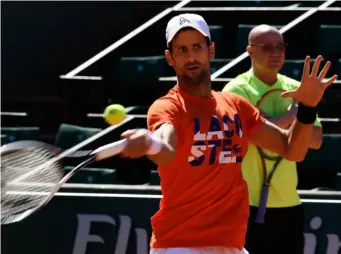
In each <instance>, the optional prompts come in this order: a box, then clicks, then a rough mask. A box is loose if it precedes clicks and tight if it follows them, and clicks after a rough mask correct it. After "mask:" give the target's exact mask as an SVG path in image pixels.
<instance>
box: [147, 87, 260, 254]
mask: <svg viewBox="0 0 341 254" xmlns="http://www.w3.org/2000/svg"><path fill="white" fill-rule="evenodd" d="M147 121H148V128H149V130H150V131H154V130H156V129H157V128H158V127H159V126H160V125H161V124H163V123H165V122H168V123H171V124H172V125H173V126H174V127H175V129H176V132H177V136H178V143H177V147H176V154H175V158H174V159H173V160H172V161H171V162H170V163H169V164H168V165H167V166H162V167H159V168H158V171H159V175H160V179H161V189H162V194H163V197H162V199H161V201H160V209H159V211H158V212H157V213H156V214H155V215H154V216H153V217H152V219H151V223H152V229H153V234H152V239H151V243H150V246H151V247H152V248H170V247H208V246H225V247H231V248H232V247H234V248H238V249H242V248H243V246H244V241H245V233H246V228H247V220H248V216H249V202H248V190H247V184H246V182H245V181H244V179H243V177H242V171H241V162H242V159H243V156H244V154H245V152H246V149H247V145H248V136H249V135H250V133H251V132H252V131H253V130H254V129H255V128H256V127H257V126H259V124H260V123H262V122H263V121H264V119H263V118H262V117H261V116H260V114H259V111H258V110H257V109H255V108H254V107H253V106H252V105H251V104H250V103H249V102H248V101H246V100H245V99H244V98H242V97H241V96H239V95H236V94H232V93H221V92H214V91H212V93H211V96H210V98H198V97H194V96H191V95H189V94H186V93H184V92H183V91H181V90H180V88H179V87H178V85H176V86H175V87H174V88H172V89H171V90H170V91H169V92H168V94H167V95H166V96H164V97H161V98H159V99H158V100H156V101H155V102H154V103H153V105H152V106H151V107H150V108H149V111H148V119H147Z"/></svg>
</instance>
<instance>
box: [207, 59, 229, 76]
mask: <svg viewBox="0 0 341 254" xmlns="http://www.w3.org/2000/svg"><path fill="white" fill-rule="evenodd" d="M231 60H232V59H230V58H216V59H213V60H212V61H211V73H214V72H216V71H217V70H218V69H220V68H221V67H223V66H224V65H226V64H228V63H229V62H231Z"/></svg>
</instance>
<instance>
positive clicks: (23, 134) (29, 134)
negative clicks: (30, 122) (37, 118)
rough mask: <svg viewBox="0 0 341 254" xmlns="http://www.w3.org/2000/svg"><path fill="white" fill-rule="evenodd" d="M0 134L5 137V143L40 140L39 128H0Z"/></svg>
mask: <svg viewBox="0 0 341 254" xmlns="http://www.w3.org/2000/svg"><path fill="white" fill-rule="evenodd" d="M1 134H2V135H6V136H7V142H14V141H19V140H40V128H39V127H1ZM1 141H2V139H1Z"/></svg>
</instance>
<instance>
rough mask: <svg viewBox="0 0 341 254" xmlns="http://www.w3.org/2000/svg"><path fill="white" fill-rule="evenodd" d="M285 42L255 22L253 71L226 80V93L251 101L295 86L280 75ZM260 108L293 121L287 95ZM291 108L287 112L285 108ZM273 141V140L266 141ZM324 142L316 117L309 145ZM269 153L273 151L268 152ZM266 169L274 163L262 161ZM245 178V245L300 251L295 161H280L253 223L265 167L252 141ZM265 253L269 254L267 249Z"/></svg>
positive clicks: (274, 118)
mask: <svg viewBox="0 0 341 254" xmlns="http://www.w3.org/2000/svg"><path fill="white" fill-rule="evenodd" d="M285 49H286V47H285V43H284V40H283V36H282V34H281V33H280V32H279V31H278V30H277V29H276V28H275V27H273V26H269V25H259V26H256V27H254V28H253V29H252V30H251V32H250V34H249V41H248V46H247V48H246V50H247V52H248V53H249V56H250V58H251V69H250V70H249V71H247V72H245V73H243V74H241V75H238V76H237V77H236V78H235V79H233V80H232V81H230V82H229V83H228V84H227V85H226V86H225V87H224V89H223V91H224V92H233V93H236V94H238V95H240V96H242V97H244V98H245V99H247V100H248V101H249V102H250V103H252V104H253V105H256V103H257V101H258V100H259V99H260V98H261V97H262V95H263V94H265V93H266V92H267V91H269V90H272V89H276V88H283V89H285V90H289V91H291V90H295V89H297V88H298V87H299V85H300V83H299V82H298V81H296V80H294V79H291V78H289V77H287V76H284V75H281V74H279V71H280V69H281V68H282V66H283V64H284V59H285ZM269 98H271V99H268V103H266V104H264V107H262V109H263V110H264V111H265V112H263V117H264V116H266V119H267V121H269V122H271V123H273V124H275V125H277V126H279V127H281V128H283V129H289V127H290V125H291V124H292V123H293V122H294V121H295V119H296V115H297V107H296V105H295V103H294V105H292V104H291V103H293V102H292V101H290V100H288V99H282V100H276V101H271V100H273V98H275V99H276V97H269ZM288 108H289V110H288ZM270 142H271V141H270ZM321 143H322V128H321V123H320V120H319V119H318V118H316V120H315V123H314V128H313V130H312V135H311V136H310V141H309V147H310V148H313V149H319V148H320V146H321ZM266 153H267V154H268V155H270V156H277V154H274V153H271V152H269V151H266ZM266 164H267V165H268V166H267V169H268V170H270V169H271V167H272V164H274V162H269V161H266ZM242 172H243V176H244V179H245V180H246V182H247V184H248V189H249V202H250V217H249V224H248V230H247V235H246V248H247V250H248V251H250V253H252V254H258V253H265V250H264V248H266V249H269V250H270V251H272V250H273V249H274V248H275V247H276V246H281V248H279V249H278V251H277V252H276V253H295V254H300V253H303V249H304V235H303V230H304V217H303V208H302V205H301V202H300V197H299V195H298V193H297V190H296V187H297V183H298V179H297V169H296V162H295V161H291V160H286V159H283V160H282V161H281V162H280V164H279V166H278V167H277V168H276V171H275V173H274V175H273V177H272V179H271V183H270V191H269V196H268V201H267V210H266V218H265V224H259V223H256V222H255V218H256V215H257V208H258V204H259V200H260V193H261V188H262V185H263V166H262V162H261V158H260V155H259V153H258V151H257V148H256V146H255V145H253V144H250V145H249V146H248V150H247V153H246V155H245V157H244V160H243V163H242ZM267 253H268V252H267Z"/></svg>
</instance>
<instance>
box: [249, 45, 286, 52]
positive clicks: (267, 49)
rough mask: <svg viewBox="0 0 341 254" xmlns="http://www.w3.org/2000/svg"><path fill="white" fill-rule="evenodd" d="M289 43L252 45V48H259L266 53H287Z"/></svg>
mask: <svg viewBox="0 0 341 254" xmlns="http://www.w3.org/2000/svg"><path fill="white" fill-rule="evenodd" d="M287 45H288V44H287V43H274V44H272V43H265V44H252V45H250V46H251V47H259V48H261V49H262V50H263V51H264V52H273V51H280V52H283V51H285V49H286V47H287Z"/></svg>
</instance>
